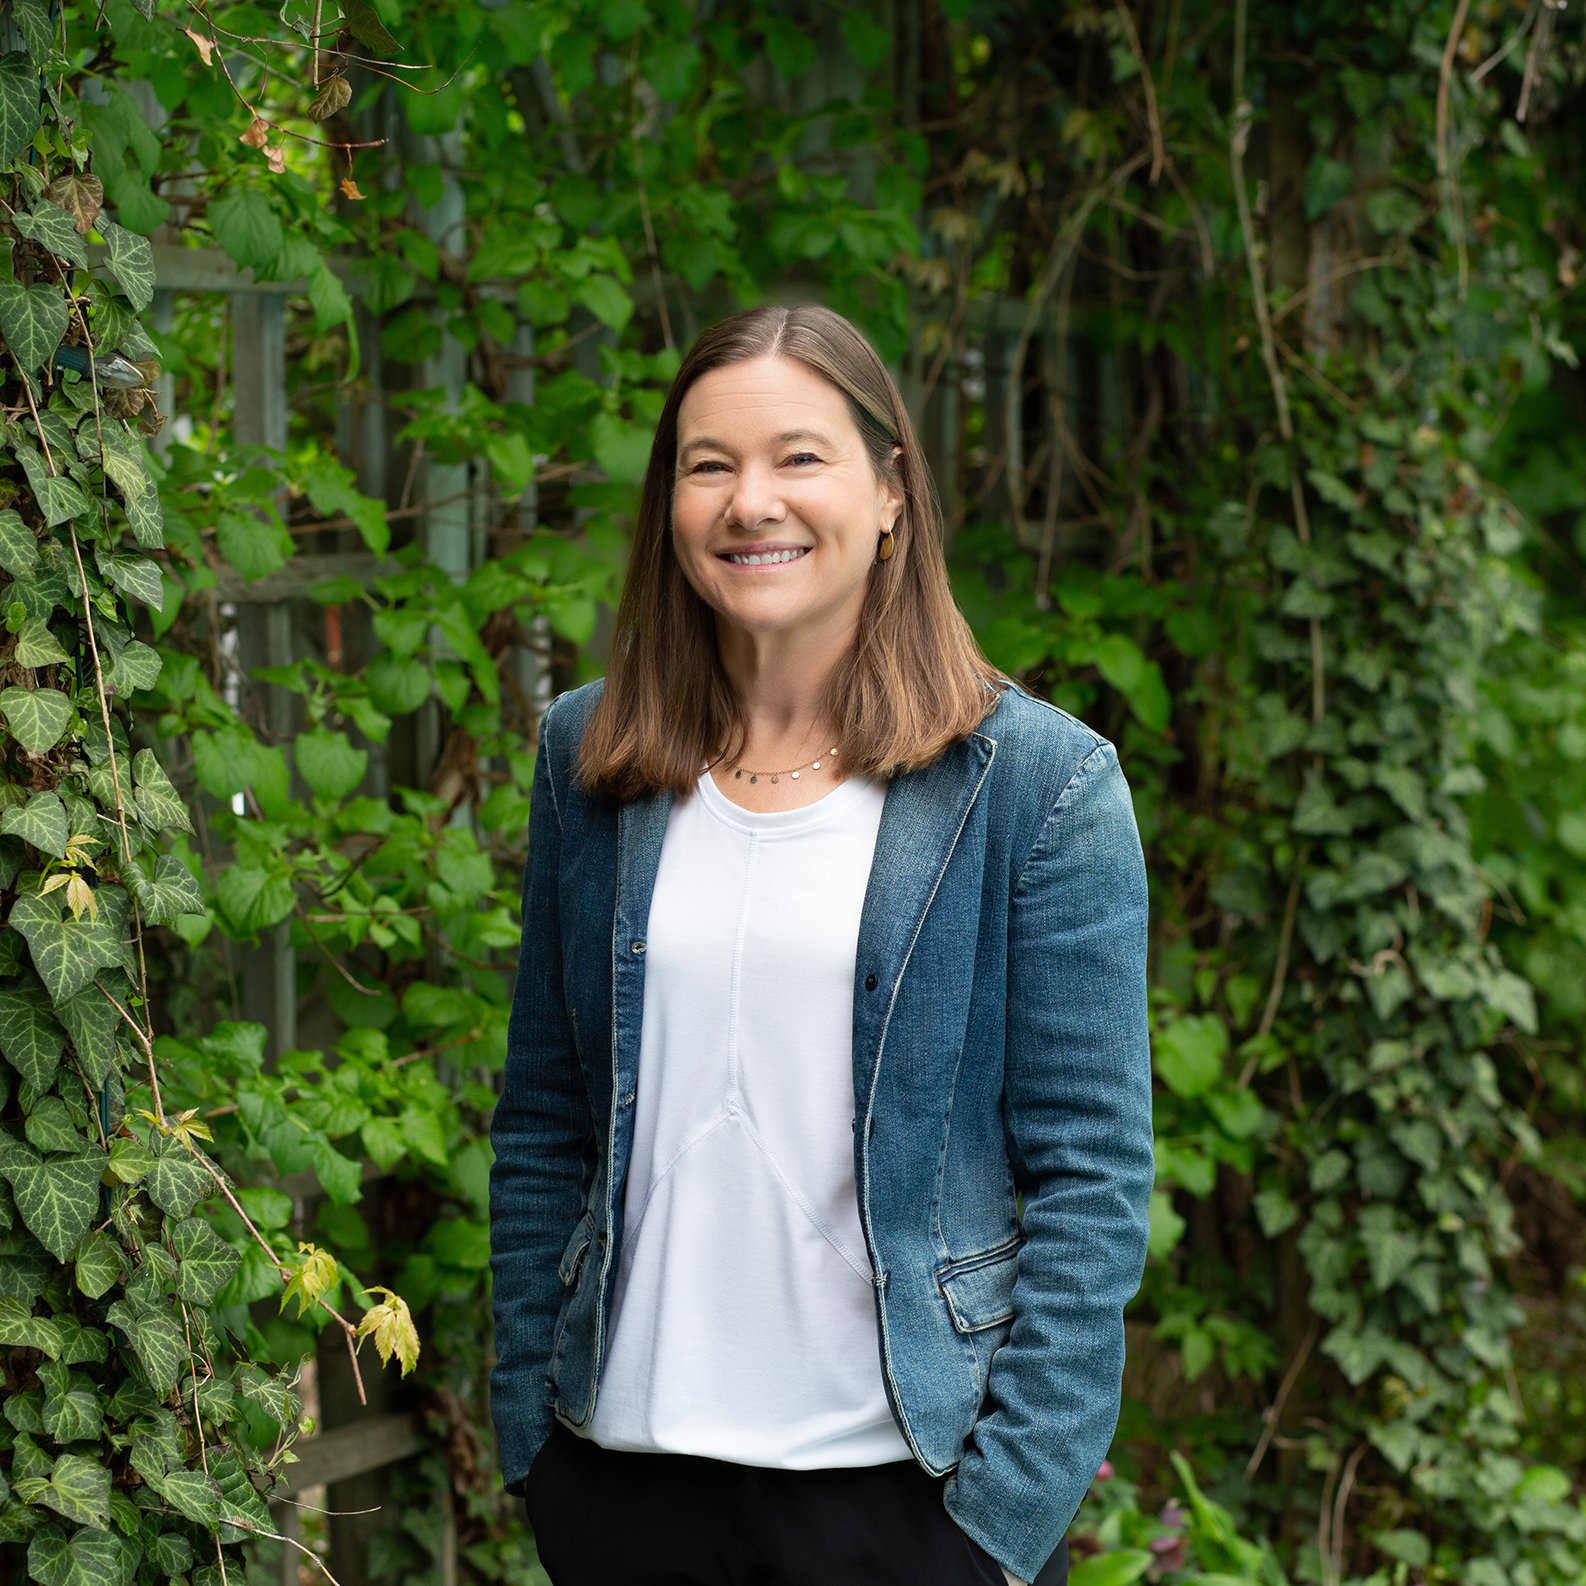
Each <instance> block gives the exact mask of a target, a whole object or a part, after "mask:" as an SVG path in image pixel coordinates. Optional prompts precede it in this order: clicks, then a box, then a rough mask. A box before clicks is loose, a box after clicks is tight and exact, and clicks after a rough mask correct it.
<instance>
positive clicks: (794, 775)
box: [732, 744, 837, 782]
mask: <svg viewBox="0 0 1586 1586" xmlns="http://www.w3.org/2000/svg"><path fill="white" fill-rule="evenodd" d="M836 758H837V745H836V744H833V745H832V746H831V748H830V749H828V750H827V751H826V752H825V753H824V754H823V755H822V756H821V758H820V760H806V761H805V762H804V763H803V764H802V765H797V766H794V767H792V768H791V769H790V770H787V771H750V770H748V769H746V768H745V767H744V766H739V767H738V769H737V770H736V771H734V772H733V774H732V775H733V780H734V781H737V780H738V778H740V777H748V778H749V780H750V781H751V782H758V781H759V780H760V778H761V777H763V776H768V777H770V778H771V780H772V781H773V782H780V781H781V780H782V778H783V777H787V778H788V779H789V780H790V781H793V782H797V781H798V779H799V777H800V775H801V774H802V773H803V772H805V771H819V770H820V768H821V760H835V759H836Z"/></svg>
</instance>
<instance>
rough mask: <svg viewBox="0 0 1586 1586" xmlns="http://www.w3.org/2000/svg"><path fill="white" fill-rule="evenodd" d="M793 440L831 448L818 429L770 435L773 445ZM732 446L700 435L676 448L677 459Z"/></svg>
mask: <svg viewBox="0 0 1586 1586" xmlns="http://www.w3.org/2000/svg"><path fill="white" fill-rule="evenodd" d="M794 441H814V442H815V444H816V445H817V446H821V447H824V448H825V449H826V450H827V451H831V450H832V449H833V444H834V443H833V442H832V440H831V438H830V437H829V436H827V435H824V434H822V433H821V431H820V430H783V431H782V433H781V434H780V435H773V436H772V437H771V444H772V445H773V446H787V445H790V444H791V443H792V442H794ZM731 451H732V448H731V447H730V446H727V445H725V444H723V443H722V442H721V441H718V440H716V439H715V438H714V437H713V436H710V435H701V436H699V437H698V439H696V440H691V441H690V442H689V443H688V444H687V445H686V446H681V447H679V448H678V453H677V457H678V461H679V462H681V461H682V460H683V459H684V458H685V457H687V456H688V454H689V453H690V452H728V453H730V452H731Z"/></svg>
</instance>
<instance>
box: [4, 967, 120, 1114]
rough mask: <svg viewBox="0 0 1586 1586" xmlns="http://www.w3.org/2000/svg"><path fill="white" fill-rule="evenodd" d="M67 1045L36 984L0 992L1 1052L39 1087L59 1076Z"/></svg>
mask: <svg viewBox="0 0 1586 1586" xmlns="http://www.w3.org/2000/svg"><path fill="white" fill-rule="evenodd" d="M95 995H96V996H97V995H98V993H97V992H96V993H95ZM65 1044H66V1036H65V1034H64V1033H63V1032H62V1030H61V1027H60V1025H59V1024H57V1023H56V1021H55V1016H54V1014H53V1013H52V1012H51V1011H50V1005H49V1003H48V1001H46V1000H45V997H44V995H43V993H42V992H40V991H39V990H38V989H37V988H36V987H35V986H31V985H26V986H19V987H15V988H13V989H9V990H5V991H0V1053H3V1054H4V1056H5V1060H6V1061H7V1062H8V1063H9V1064H10V1065H11V1066H12V1068H14V1069H15V1070H16V1071H17V1073H19V1074H20V1075H21V1076H22V1077H23V1079H25V1080H26V1081H27V1082H28V1083H29V1084H30V1085H32V1086H33V1087H34V1088H35V1089H36V1090H42V1089H43V1088H44V1087H45V1086H46V1085H48V1084H49V1082H50V1081H51V1079H53V1078H54V1077H55V1070H56V1068H57V1067H58V1066H59V1064H60V1060H61V1048H62V1047H63V1046H64V1045H65Z"/></svg>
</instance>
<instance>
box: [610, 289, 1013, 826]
mask: <svg viewBox="0 0 1586 1586" xmlns="http://www.w3.org/2000/svg"><path fill="white" fill-rule="evenodd" d="M767 355H772V356H775V357H779V358H791V359H794V360H796V361H797V362H799V363H802V364H804V365H806V366H807V367H808V368H810V369H813V370H814V371H815V372H816V373H817V374H820V375H823V376H824V377H825V378H826V379H828V380H830V381H831V383H832V384H833V385H834V386H836V387H837V389H838V390H839V391H841V392H842V393H843V395H844V396H845V397H846V398H847V399H848V406H849V410H850V412H851V413H852V415H853V419H854V422H855V424H856V425H857V426H858V428H859V433H860V435H861V436H862V437H863V439H864V443H865V449H866V451H867V452H868V453H869V456H870V461H871V465H872V467H874V469H875V470H876V473H877V475H878V477H881V478H886V479H888V480H889V481H890V482H892V483H894V484H896V485H897V486H898V488H899V489H900V490H901V492H902V495H903V510H902V511H901V512H900V513H899V515H898V518H897V521H896V523H895V524H894V526H893V535H894V543H895V550H894V553H893V555H892V556H891V558H890V559H889V560H887V561H884V562H882V561H878V562H877V563H876V564H875V565H874V566H873V567H872V568H871V571H870V584H869V587H868V589H867V590H866V592H865V601H864V607H863V610H862V612H861V615H860V619H859V632H858V637H857V640H856V642H855V644H854V647H853V649H852V650H851V651H850V652H849V653H848V655H847V656H846V657H845V658H844V660H843V661H842V662H840V663H839V665H838V666H837V667H836V668H835V669H834V671H833V674H832V677H831V679H830V681H829V683H828V685H827V690H826V699H825V709H826V713H827V715H828V716H829V718H830V720H831V721H832V722H833V723H834V724H835V726H836V729H837V730H838V731H839V732H840V733H841V743H842V764H843V766H844V767H845V769H846V770H847V771H848V772H849V773H850V774H863V775H870V776H879V777H890V776H894V775H896V774H898V773H899V772H903V771H914V770H918V769H920V768H921V767H922V766H925V765H928V764H929V763H930V762H931V761H932V760H934V759H935V758H936V756H937V755H939V754H940V753H941V752H942V750H943V749H945V748H946V747H947V746H948V745H949V744H951V743H954V742H956V741H957V740H959V739H961V738H963V737H965V736H966V735H967V734H969V733H970V732H972V731H973V730H974V729H975V727H976V726H977V725H978V724H979V723H980V722H981V721H982V719H983V718H984V717H985V715H986V713H987V711H988V710H989V709H990V708H991V707H992V706H993V705H994V704H995V702H996V695H995V693H994V692H993V689H994V688H995V687H996V686H998V685H1000V684H1001V683H1002V682H1003V681H1004V679H1003V678H1002V676H1001V674H1000V673H998V672H997V670H996V668H994V667H993V666H992V665H991V663H990V662H989V661H987V660H986V658H985V657H984V656H983V655H982V654H981V652H980V647H979V645H977V644H976V642H975V639H974V635H973V634H972V633H971V632H970V631H969V624H968V623H967V622H966V621H965V620H964V617H963V613H962V612H960V611H959V609H958V606H957V604H956V603H955V602H954V600H953V595H952V590H951V588H950V587H949V584H948V580H947V566H946V562H945V560H944V558H943V553H942V517H941V508H940V506H939V505H938V504H937V499H936V491H935V487H934V486H933V484H932V481H931V476H930V471H929V470H928V469H927V467H926V465H925V459H924V457H923V456H922V455H921V453H920V447H919V442H918V441H917V440H916V438H915V435H914V428H913V426H912V425H911V424H910V422H909V416H908V413H907V411H906V410H905V409H904V406H903V399H902V397H901V396H900V395H899V393H898V388H897V386H896V385H895V384H894V382H893V380H892V377H891V376H890V375H889V374H888V373H887V371H886V367H885V365H883V363H882V362H881V360H880V358H878V357H877V356H876V353H875V350H874V349H873V348H872V347H871V346H870V344H869V342H867V341H866V340H865V338H864V337H863V336H862V335H861V334H860V333H859V331H858V330H857V329H855V327H854V326H853V325H851V324H850V323H849V322H848V321H847V320H846V319H844V318H843V317H842V315H840V314H837V313H834V312H833V311H832V310H831V309H828V308H820V307H803V308H755V309H749V310H747V311H746V312H744V313H741V314H734V315H733V316H732V317H731V318H729V319H725V320H723V321H722V322H721V323H720V324H718V325H714V326H712V327H711V328H710V329H709V330H706V331H705V332H704V333H703V334H702V335H701V336H700V338H699V340H698V341H696V342H695V343H694V345H693V347H692V348H691V349H690V350H689V352H688V355H687V357H685V358H684V359H683V362H682V365H681V367H680V368H679V369H678V372H677V377H676V378H675V379H674V380H673V382H672V388H671V390H670V391H669V392H668V393H667V397H666V404H665V406H664V407H663V408H662V410H661V418H660V422H659V424H658V425H657V427H656V432H655V443H654V445H653V446H652V447H651V449H650V462H649V467H648V469H647V471H646V473H645V476H644V492H643V495H642V497H641V499H640V505H639V521H638V527H637V530H636V532H635V535H634V542H633V555H632V558H631V560H630V561H629V563H628V573H627V579H626V581H625V583H624V584H623V589H622V598H621V600H620V601H619V602H618V606H617V618H616V630H615V633H614V635H613V639H612V646H611V655H610V660H609V664H608V666H607V673H606V686H605V690H604V692H603V694H602V696H601V699H600V703H599V704H598V705H597V706H596V708H595V710H594V713H593V714H592V715H591V717H590V719H589V724H588V726H587V728H586V729H585V732H584V737H583V744H582V747H581V750H580V755H579V781H580V783H581V785H582V786H583V787H584V788H585V790H586V791H588V792H590V793H593V794H597V795H601V796H606V797H611V798H616V799H620V800H628V799H634V798H640V797H643V796H644V795H646V794H649V793H654V792H659V791H660V790H661V789H662V788H670V789H671V790H672V791H673V792H674V793H678V794H687V793H689V792H691V791H692V790H693V787H694V784H695V782H696V780H697V779H698V777H699V772H700V767H701V766H703V765H705V764H706V763H707V762H713V761H715V760H716V759H718V758H720V757H722V756H724V755H725V756H731V755H734V754H736V753H738V752H739V751H740V750H741V748H742V746H743V736H744V723H743V718H742V715H741V712H740V710H739V707H738V703H737V700H736V698H735V697H734V695H733V693H732V689H731V687H730V686H729V684H728V682H727V678H726V675H725V674H724V673H723V671H722V668H721V664H720V661H719V659H718V655H717V649H716V628H715V615H714V613H713V612H712V611H711V609H710V607H709V606H707V605H706V604H705V602H704V601H703V600H701V599H700V598H699V596H698V595H697V594H696V593H695V592H694V588H693V586H692V585H691V584H690V583H689V581H688V579H687V578H686V577H685V576H684V573H683V570H682V568H681V566H680V565H679V563H678V560H677V556H676V554H675V553H674V551H673V549H672V491H673V485H674V480H675V476H676V468H677V415H678V409H679V407H680V406H681V404H682V401H683V397H684V395H685V394H686V393H687V391H688V389H689V387H690V386H691V385H693V383H694V382H695V381H696V380H697V379H699V377H700V376H701V375H703V374H706V373H708V372H709V371H710V370H712V369H719V368H721V367H722V366H723V365H725V364H731V363H739V362H743V361H744V360H746V359H750V358H760V357H764V356H767ZM896 447H902V454H901V455H900V456H894V448H896ZM988 685H991V687H988Z"/></svg>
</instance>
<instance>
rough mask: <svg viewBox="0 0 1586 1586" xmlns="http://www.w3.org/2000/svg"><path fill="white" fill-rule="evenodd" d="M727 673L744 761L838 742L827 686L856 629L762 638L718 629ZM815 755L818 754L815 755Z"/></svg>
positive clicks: (759, 635)
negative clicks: (827, 713) (829, 715)
mask: <svg viewBox="0 0 1586 1586" xmlns="http://www.w3.org/2000/svg"><path fill="white" fill-rule="evenodd" d="M716 642H717V647H718V652H719V654H720V656H721V665H722V670H723V671H724V672H725V673H726V674H727V681H728V683H729V684H730V685H731V687H732V691H733V693H734V695H735V696H736V697H737V700H738V707H739V709H740V710H741V711H742V713H743V722H744V732H745V737H744V748H743V757H744V758H745V759H749V760H750V761H751V763H752V761H753V757H754V756H755V755H756V754H761V755H762V758H763V757H764V751H770V752H771V754H772V755H773V756H774V755H775V754H776V753H777V752H778V751H793V752H795V753H796V751H797V750H799V749H801V748H803V747H804V746H805V745H806V744H807V743H814V742H815V740H816V739H821V740H822V741H821V744H820V747H821V748H824V747H825V746H826V744H828V743H832V742H835V741H836V739H835V737H833V736H832V734H833V733H834V731H835V729H836V726H837V724H836V723H833V722H830V721H828V720H826V717H825V710H824V702H825V698H826V686H827V684H828V682H829V681H830V680H831V676H832V673H833V672H834V671H835V670H836V667H837V664H838V662H839V661H841V660H842V658H843V656H844V655H846V654H847V652H848V650H849V648H850V647H851V646H852V644H853V642H854V634H853V631H852V629H851V628H850V629H848V630H847V631H842V632H839V631H836V630H833V631H831V632H827V633H815V634H799V635H792V634H781V633H773V634H760V633H749V632H746V631H745V630H743V629H741V628H728V627H727V626H726V625H725V624H718V626H717V635H716ZM811 752H812V753H813V752H815V751H814V750H812V751H811Z"/></svg>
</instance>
